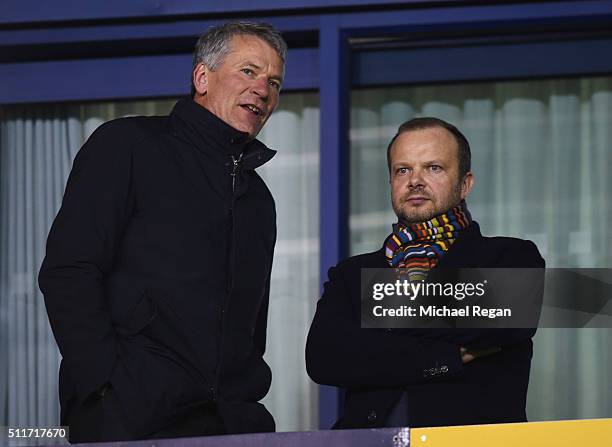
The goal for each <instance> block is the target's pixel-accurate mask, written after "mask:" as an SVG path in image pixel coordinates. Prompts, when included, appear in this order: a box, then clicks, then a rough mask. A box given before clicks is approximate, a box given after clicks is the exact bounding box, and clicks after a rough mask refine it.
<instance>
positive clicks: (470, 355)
mask: <svg viewBox="0 0 612 447" xmlns="http://www.w3.org/2000/svg"><path fill="white" fill-rule="evenodd" d="M499 351H501V348H499V347H497V346H493V347H492V348H486V349H469V348H464V347H463V346H461V347H460V348H459V353H460V354H461V363H463V364H466V363H470V362H471V361H472V360H475V359H477V358H478V357H484V356H487V355H491V354H495V353H496V352H499Z"/></svg>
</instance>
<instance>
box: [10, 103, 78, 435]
mask: <svg viewBox="0 0 612 447" xmlns="http://www.w3.org/2000/svg"><path fill="white" fill-rule="evenodd" d="M0 138H1V139H0V153H1V157H0V179H1V184H0V216H1V219H2V224H1V225H2V226H1V229H0V266H1V273H0V323H1V324H0V343H1V347H0V359H1V361H0V425H8V426H12V427H19V426H21V427H24V426H26V427H27V426H57V425H58V424H59V404H58V394H57V374H58V369H59V360H60V357H59V352H58V350H57V346H56V344H55V341H54V339H53V336H52V334H51V330H50V327H49V323H48V320H47V314H46V310H45V306H44V302H43V299H42V295H41V293H40V291H39V289H38V284H37V274H38V269H39V267H40V263H41V261H42V258H43V255H44V245H45V240H46V237H47V233H48V231H49V228H50V226H51V222H52V220H53V218H54V217H55V213H56V212H57V209H58V207H59V204H60V201H61V197H62V193H63V190H64V186H65V182H66V177H67V175H68V172H69V170H70V166H71V163H72V158H73V157H74V155H75V153H76V151H77V150H78V148H79V147H80V145H81V143H82V141H83V126H82V125H81V122H80V118H79V113H78V109H75V108H73V107H46V106H45V107H43V106H40V107H36V108H12V109H7V110H5V111H4V112H3V113H2V114H1V115H0Z"/></svg>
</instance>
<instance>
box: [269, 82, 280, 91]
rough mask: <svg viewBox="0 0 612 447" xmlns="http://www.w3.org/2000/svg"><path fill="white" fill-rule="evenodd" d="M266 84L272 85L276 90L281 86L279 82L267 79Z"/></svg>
mask: <svg viewBox="0 0 612 447" xmlns="http://www.w3.org/2000/svg"><path fill="white" fill-rule="evenodd" d="M268 84H270V85H271V86H272V87H274V88H275V89H277V90H280V88H281V85H280V82H278V81H269V82H268Z"/></svg>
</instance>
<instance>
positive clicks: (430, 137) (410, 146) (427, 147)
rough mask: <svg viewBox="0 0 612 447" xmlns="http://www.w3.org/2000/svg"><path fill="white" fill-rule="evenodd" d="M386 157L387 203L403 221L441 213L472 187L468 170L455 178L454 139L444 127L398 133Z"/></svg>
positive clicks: (412, 221) (456, 153)
mask: <svg viewBox="0 0 612 447" xmlns="http://www.w3.org/2000/svg"><path fill="white" fill-rule="evenodd" d="M390 160H391V172H390V176H391V179H390V183H391V203H392V205H393V210H394V211H395V214H396V215H397V217H398V218H399V219H400V220H401V221H403V222H406V223H417V222H423V221H425V220H429V219H431V218H432V217H434V216H437V215H439V214H441V213H444V212H446V211H448V210H449V209H451V208H452V207H454V206H455V205H457V204H458V203H459V202H460V201H461V200H462V199H465V198H466V197H467V196H468V194H469V193H470V190H471V189H472V184H473V181H474V180H473V176H472V174H471V173H468V174H467V175H466V176H465V177H464V178H463V179H460V178H459V154H458V148H457V142H456V141H455V139H454V138H453V136H452V134H451V133H450V132H448V131H447V130H446V129H444V128H441V127H432V128H429V129H421V130H411V131H408V132H404V133H402V134H401V135H399V136H398V137H397V139H396V140H395V142H394V143H393V147H392V148H391V154H390Z"/></svg>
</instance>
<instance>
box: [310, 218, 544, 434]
mask: <svg viewBox="0 0 612 447" xmlns="http://www.w3.org/2000/svg"><path fill="white" fill-rule="evenodd" d="M459 267H464V268H470V267H499V268H505V267H522V268H543V267H544V260H543V259H542V258H541V256H540V254H539V252H538V249H537V248H536V246H535V245H534V244H533V243H532V242H530V241H524V240H520V239H513V238H503V237H495V238H488V237H483V236H482V235H481V233H480V229H479V227H478V224H477V223H476V222H473V223H472V224H471V225H470V226H469V227H468V228H467V229H466V230H465V231H464V232H463V233H462V234H461V235H460V236H459V237H458V238H457V240H456V241H455V243H454V244H453V245H452V246H451V248H450V249H449V251H448V252H447V253H446V255H445V256H444V257H443V258H442V259H441V260H440V262H439V263H438V266H437V267H435V268H434V270H435V269H444V268H459ZM362 268H388V264H387V262H386V259H385V255H384V251H383V250H379V251H376V252H373V253H367V254H364V255H360V256H354V257H351V258H348V259H346V260H344V261H342V262H340V263H339V264H338V265H337V266H336V267H333V268H331V269H330V270H329V281H327V282H326V283H325V289H324V292H323V296H322V298H321V299H320V300H319V303H318V305H317V311H316V314H315V317H314V321H313V323H312V326H311V328H310V332H309V334H308V341H307V346H306V367H307V370H308V374H309V375H310V377H311V378H312V379H313V380H314V381H315V382H317V383H320V384H326V385H333V386H337V387H342V388H346V389H347V393H346V401H345V406H344V414H343V416H342V417H341V418H340V420H339V421H338V422H337V423H336V425H335V428H368V427H384V426H387V420H388V417H389V415H390V413H391V411H392V410H393V408H394V406H395V405H396V404H397V403H398V401H399V400H400V397H402V396H405V401H406V404H407V407H408V408H407V414H408V417H407V420H406V421H405V424H404V425H407V426H411V427H432V426H442V425H464V424H485V423H494V422H519V421H525V420H526V416H525V401H526V394H527V385H528V382H529V369H530V365H531V356H532V342H531V337H532V336H533V335H534V333H535V329H470V330H468V329H406V330H382V329H362V328H361V314H360V296H361V294H360V275H361V269H362ZM434 270H432V272H433V271H434ZM431 274H432V273H430V275H431ZM535 293H536V294H539V296H540V298H539V299H540V302H541V293H542V290H541V289H539V290H537V291H536V292H535ZM460 346H464V347H474V348H487V347H500V348H501V352H497V353H495V354H492V355H489V356H486V357H481V358H477V359H476V360H474V361H472V362H470V363H467V364H465V365H464V364H462V362H461V356H460V353H459V347H460ZM404 393H405V394H404Z"/></svg>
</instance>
